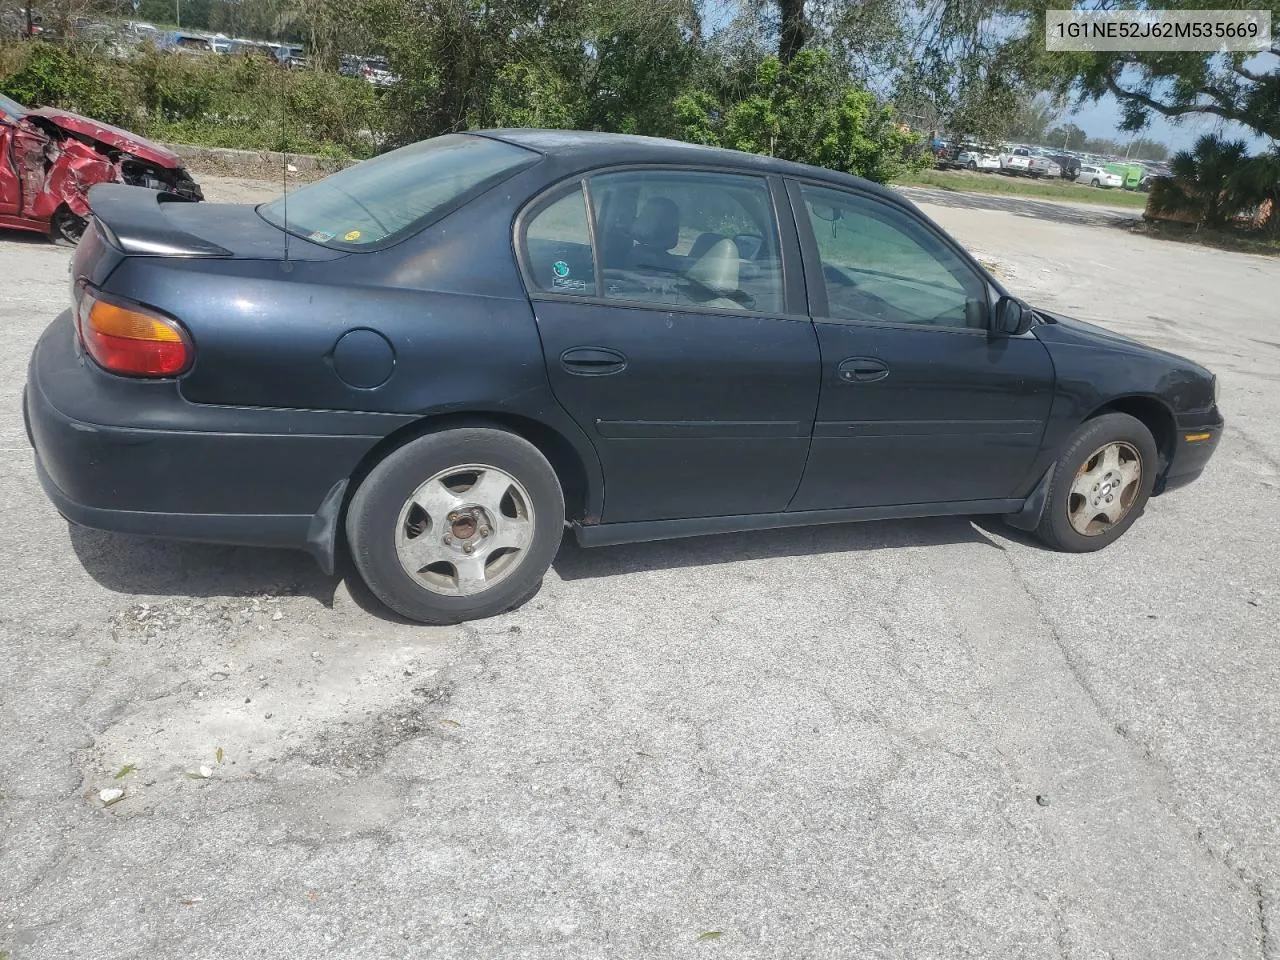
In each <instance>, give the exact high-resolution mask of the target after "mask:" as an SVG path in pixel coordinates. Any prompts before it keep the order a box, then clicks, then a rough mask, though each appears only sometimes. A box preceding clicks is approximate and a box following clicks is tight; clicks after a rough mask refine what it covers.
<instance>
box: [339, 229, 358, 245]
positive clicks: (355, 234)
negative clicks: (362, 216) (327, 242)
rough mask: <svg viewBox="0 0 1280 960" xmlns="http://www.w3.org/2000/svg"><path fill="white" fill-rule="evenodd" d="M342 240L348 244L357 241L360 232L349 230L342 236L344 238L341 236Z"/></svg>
mask: <svg viewBox="0 0 1280 960" xmlns="http://www.w3.org/2000/svg"><path fill="white" fill-rule="evenodd" d="M342 239H343V240H346V241H347V242H348V243H350V242H351V241H353V240H359V239H360V231H359V230H349V231H347V233H346V235H344V236H343V238H342Z"/></svg>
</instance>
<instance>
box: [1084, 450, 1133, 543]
mask: <svg viewBox="0 0 1280 960" xmlns="http://www.w3.org/2000/svg"><path fill="white" fill-rule="evenodd" d="M1141 489H1142V455H1141V454H1140V453H1138V450H1137V448H1136V447H1134V446H1133V444H1131V443H1126V442H1125V441H1123V440H1114V441H1112V442H1111V443H1108V444H1105V445H1103V446H1101V447H1099V448H1098V449H1097V450H1095V451H1093V453H1091V454H1089V458H1088V459H1087V460H1085V462H1084V463H1083V464H1082V465H1081V467H1080V469H1079V470H1077V471H1076V476H1075V480H1073V481H1072V483H1071V493H1070V494H1069V495H1068V497H1067V519H1068V520H1070V521H1071V527H1072V529H1074V530H1075V531H1076V533H1078V534H1080V535H1082V536H1085V537H1096V536H1098V535H1099V534H1103V533H1106V532H1107V531H1108V530H1110V529H1111V528H1112V527H1114V526H1115V525H1116V524H1117V523H1119V522H1120V521H1121V520H1123V519H1124V518H1125V516H1126V515H1128V513H1129V510H1130V508H1131V507H1132V506H1133V503H1134V501H1135V500H1137V499H1138V491H1139V490H1141Z"/></svg>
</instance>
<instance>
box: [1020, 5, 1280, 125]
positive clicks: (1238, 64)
mask: <svg viewBox="0 0 1280 960" xmlns="http://www.w3.org/2000/svg"><path fill="white" fill-rule="evenodd" d="M1108 5H1109V6H1112V7H1123V8H1126V9H1159V10H1200V9H1205V8H1208V7H1211V8H1222V9H1237V10H1246V9H1258V10H1270V11H1271V17H1272V21H1273V23H1276V22H1280V3H1277V2H1276V0H1269V2H1265V3H1258V2H1245V0H1234V2H1232V0H1228V2H1212V0H1160V2H1159V3H1147V2H1144V0H1132V2H1119V3H1111V4H1108ZM1058 6H1060V4H1058V3H1057V0H1053V2H1049V0H1032V2H1029V3H1024V4H1022V5H1021V6H1020V7H1019V13H1020V14H1021V15H1022V17H1023V18H1024V20H1025V23H1026V29H1025V32H1024V34H1023V36H1022V38H1021V40H1019V41H1018V43H1020V44H1021V45H1022V46H1023V47H1024V48H1025V49H1026V50H1028V51H1029V52H1033V53H1035V54H1036V55H1037V56H1038V58H1039V61H1040V64H1041V66H1042V69H1043V70H1044V72H1045V74H1046V75H1047V76H1050V77H1052V78H1053V80H1054V83H1055V86H1056V89H1057V90H1058V91H1059V92H1061V93H1064V94H1068V93H1069V94H1072V95H1074V96H1076V97H1077V98H1079V99H1082V100H1100V99H1102V98H1103V97H1105V96H1107V95H1108V94H1110V95H1112V96H1114V97H1115V98H1116V99H1117V100H1118V101H1119V103H1120V107H1121V110H1122V111H1123V120H1122V121H1121V128H1122V129H1124V130H1129V131H1138V130H1142V129H1143V128H1145V127H1146V126H1147V124H1148V123H1149V122H1150V120H1151V118H1152V116H1154V115H1160V116H1164V117H1168V118H1170V119H1173V120H1178V119H1181V118H1183V117H1187V116H1196V115H1200V116H1212V117H1218V118H1220V119H1222V120H1231V121H1235V122H1237V123H1240V124H1243V125H1244V126H1246V127H1248V128H1249V129H1251V130H1253V131H1255V132H1256V133H1258V134H1261V135H1263V136H1265V137H1270V138H1272V139H1280V42H1276V43H1273V44H1272V47H1271V50H1270V52H1269V53H1264V54H1262V58H1261V59H1262V61H1263V62H1262V63H1261V64H1260V65H1259V64H1257V63H1255V64H1254V65H1253V66H1249V65H1248V63H1249V61H1250V60H1251V59H1252V58H1253V57H1254V55H1253V54H1249V53H1230V54H1228V53H1209V52H1200V51H1126V52H1092V51H1090V52H1083V51H1077V52H1070V53H1046V52H1045V51H1044V11H1045V8H1046V7H1048V8H1055V7H1058Z"/></svg>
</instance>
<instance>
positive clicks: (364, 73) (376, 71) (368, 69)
mask: <svg viewBox="0 0 1280 960" xmlns="http://www.w3.org/2000/svg"><path fill="white" fill-rule="evenodd" d="M360 76H361V77H363V78H364V79H365V80H366V81H367V82H369V83H371V84H373V85H374V86H375V87H389V86H391V85H392V84H394V83H398V82H399V81H400V78H399V77H398V76H396V75H395V74H394V73H392V72H391V64H390V63H388V62H387V58H386V57H368V58H367V59H365V61H364V62H363V63H362V64H361V65H360Z"/></svg>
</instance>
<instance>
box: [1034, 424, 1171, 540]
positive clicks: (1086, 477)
mask: <svg viewBox="0 0 1280 960" xmlns="http://www.w3.org/2000/svg"><path fill="white" fill-rule="evenodd" d="M1159 464H1160V453H1159V450H1158V449H1157V448H1156V442H1155V439H1154V438H1153V437H1152V436H1151V431H1150V430H1148V429H1147V428H1146V426H1145V425H1144V424H1143V423H1142V421H1141V420H1138V419H1136V418H1134V417H1131V416H1129V415H1128V414H1127V413H1108V414H1104V415H1103V416H1100V417H1095V418H1094V419H1093V420H1088V421H1086V422H1085V423H1084V424H1082V425H1081V427H1080V429H1079V430H1077V431H1076V433H1075V436H1074V437H1072V438H1071V442H1070V443H1068V444H1067V448H1066V450H1064V451H1063V453H1062V456H1060V457H1059V458H1058V460H1057V462H1056V463H1055V464H1054V466H1053V476H1052V478H1051V479H1050V481H1049V494H1048V497H1047V498H1046V500H1045V505H1044V513H1043V514H1042V515H1041V517H1040V525H1039V527H1037V528H1036V535H1037V536H1039V537H1040V539H1041V540H1043V541H1044V542H1045V543H1046V544H1048V545H1049V546H1051V547H1053V548H1054V549H1056V550H1063V551H1066V552H1068V553H1089V552H1092V551H1094V550H1101V549H1102V548H1103V547H1105V546H1108V545H1110V544H1112V543H1114V542H1115V541H1116V540H1118V539H1120V537H1121V536H1123V535H1124V533H1125V531H1126V530H1128V529H1129V528H1130V527H1131V526H1133V523H1134V521H1135V520H1137V519H1138V517H1139V516H1141V515H1142V511H1143V509H1144V508H1145V507H1146V505H1147V500H1148V499H1149V498H1150V496H1151V488H1152V487H1153V486H1154V485H1155V480H1156V472H1157V471H1158V470H1159Z"/></svg>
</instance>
